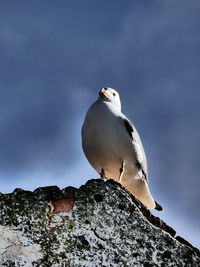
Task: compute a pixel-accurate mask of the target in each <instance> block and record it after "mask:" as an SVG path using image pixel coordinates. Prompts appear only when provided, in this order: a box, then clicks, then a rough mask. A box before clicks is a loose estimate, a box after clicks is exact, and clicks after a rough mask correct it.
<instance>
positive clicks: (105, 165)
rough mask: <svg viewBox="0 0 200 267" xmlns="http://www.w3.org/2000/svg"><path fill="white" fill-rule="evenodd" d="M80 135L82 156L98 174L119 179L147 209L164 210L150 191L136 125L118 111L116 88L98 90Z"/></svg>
mask: <svg viewBox="0 0 200 267" xmlns="http://www.w3.org/2000/svg"><path fill="white" fill-rule="evenodd" d="M81 135H82V147H83V151H84V153H85V156H86V158H87V159H88V161H89V162H90V164H91V165H92V166H93V168H94V169H95V170H96V171H97V172H98V173H99V174H100V176H101V178H103V179H104V178H107V179H113V180H115V181H117V182H119V183H120V184H122V185H123V187H124V188H125V189H126V190H128V191H129V192H130V193H131V194H132V195H134V196H135V197H136V198H137V199H138V200H140V202H142V203H143V205H144V206H146V207H147V208H148V209H156V210H159V211H161V210H163V209H162V207H161V206H160V205H159V204H158V203H157V202H156V201H155V200H154V199H153V197H152V195H151V193H150V191H149V187H148V170H147V160H146V155H145V152H144V148H143V145H142V142H141V139H140V137H139V134H138V132H137V130H136V128H135V127H134V125H133V124H132V123H131V121H130V120H129V119H128V118H127V117H126V116H125V115H124V114H123V113H122V112H121V101H120V96H119V93H118V92H117V91H116V90H114V89H112V88H109V87H105V88H102V89H101V90H100V92H99V96H98V99H97V100H96V101H95V102H94V103H93V104H92V105H91V107H90V108H89V110H88V111H87V114H86V116H85V120H84V123H83V126H82V131H81Z"/></svg>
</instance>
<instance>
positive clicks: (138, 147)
mask: <svg viewBox="0 0 200 267" xmlns="http://www.w3.org/2000/svg"><path fill="white" fill-rule="evenodd" d="M123 123H124V126H125V128H126V131H127V133H128V134H129V136H130V138H131V139H132V143H133V147H134V150H135V152H136V165H137V167H138V169H142V172H143V175H144V177H145V179H146V180H147V179H148V171H147V160H146V155H145V152H144V148H143V145H142V142H141V140H140V136H139V134H138V132H137V130H136V128H135V127H134V125H133V124H132V123H131V121H130V120H129V119H127V118H126V117H124V118H123Z"/></svg>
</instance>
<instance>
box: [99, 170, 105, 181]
mask: <svg viewBox="0 0 200 267" xmlns="http://www.w3.org/2000/svg"><path fill="white" fill-rule="evenodd" d="M100 177H101V179H103V180H104V179H105V178H106V175H105V171H104V169H103V168H102V169H101V173H100Z"/></svg>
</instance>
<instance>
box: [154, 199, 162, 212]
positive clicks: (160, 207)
mask: <svg viewBox="0 0 200 267" xmlns="http://www.w3.org/2000/svg"><path fill="white" fill-rule="evenodd" d="M155 205H156V206H155V210H159V211H163V207H162V206H161V205H160V204H158V203H157V202H156V201H155Z"/></svg>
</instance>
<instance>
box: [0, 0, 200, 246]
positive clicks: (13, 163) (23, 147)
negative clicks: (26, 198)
mask: <svg viewBox="0 0 200 267" xmlns="http://www.w3.org/2000/svg"><path fill="white" fill-rule="evenodd" d="M199 12H200V2H199V1H198V0H190V1H186V0H180V1H179V0H176V1H174V0H166V1H159V0H157V1H155V0H151V1H149V0H127V1H125V2H124V1H119V0H110V1H106V0H103V1H92V0H85V1H81V0H79V1H64V0H60V1H53V0H48V1H47V0H43V1H38V0H35V1H28V2H27V1H21V0H19V1H9V0H8V1H1V3H0V181H1V188H0V191H1V192H12V190H13V189H14V188H16V187H21V188H24V189H29V190H33V189H35V188H37V187H39V186H46V185H55V184H56V185H58V186H60V187H61V188H63V187H66V186H68V185H74V186H76V187H79V186H80V185H82V184H84V183H85V182H86V181H87V180H88V179H90V178H97V177H98V175H97V174H96V172H95V171H94V170H93V169H92V167H91V166H90V165H89V163H88V162H87V160H86V159H85V157H84V154H83V152H82V148H81V138H80V131H81V125H82V122H83V119H84V116H85V113H86V111H87V109H88V107H89V105H90V104H91V103H92V102H93V101H95V99H96V98H97V93H98V91H99V89H100V88H101V87H105V86H109V87H112V88H115V89H117V90H118V91H119V93H120V95H121V101H122V110H123V112H124V113H125V114H126V115H127V116H128V117H129V118H130V119H131V120H132V121H133V122H134V124H135V125H136V127H137V129H138V131H139V133H140V135H141V138H142V140H143V143H144V147H145V150H146V154H147V159H148V165H149V176H150V188H151V191H152V194H153V195H154V196H155V198H156V200H157V201H158V202H160V203H161V204H162V205H163V206H164V208H165V211H164V212H163V213H162V214H161V213H158V212H154V214H156V215H159V216H160V217H161V218H163V219H164V220H165V222H166V223H168V224H169V225H171V226H173V227H174V228H175V229H176V230H177V232H178V234H179V235H181V236H183V237H184V238H186V239H188V240H189V241H190V242H192V243H193V244H194V245H196V246H198V247H199V246H200V242H199V237H198V234H199V219H200V211H199V203H200V194H199V188H200V182H199V181H200V179H199V176H200V175H199V173H200V151H199V146H200V123H199V122H200V74H199V69H200V31H199V25H200V16H199Z"/></svg>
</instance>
